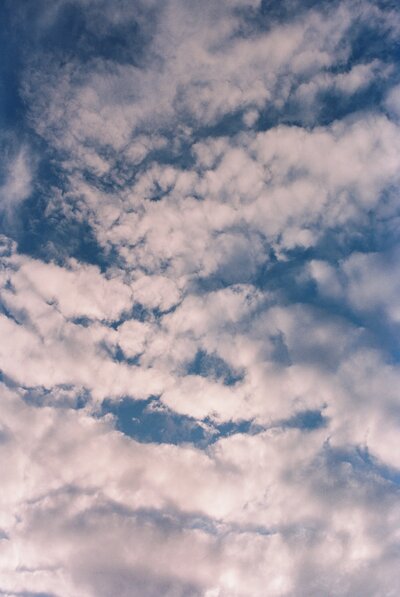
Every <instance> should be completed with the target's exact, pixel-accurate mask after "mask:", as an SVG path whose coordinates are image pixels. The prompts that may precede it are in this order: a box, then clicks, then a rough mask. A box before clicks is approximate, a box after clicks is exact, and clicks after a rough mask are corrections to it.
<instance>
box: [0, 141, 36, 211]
mask: <svg viewBox="0 0 400 597" xmlns="http://www.w3.org/2000/svg"><path fill="white" fill-rule="evenodd" d="M13 145H15V143H14V144H13ZM3 149H4V148H3ZM2 170H3V172H2V173H1V178H2V181H1V184H0V205H1V210H2V212H3V214H5V215H6V216H7V217H9V218H10V217H12V214H13V213H14V212H15V210H16V209H17V208H18V206H19V205H20V204H21V203H22V202H23V201H25V199H28V197H29V196H30V195H31V193H32V190H33V178H34V161H33V158H32V156H31V153H30V151H29V149H28V147H27V146H26V145H21V146H20V147H18V148H17V149H15V148H14V150H13V151H10V148H8V150H7V149H6V151H5V160H4V162H3V165H2Z"/></svg>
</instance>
